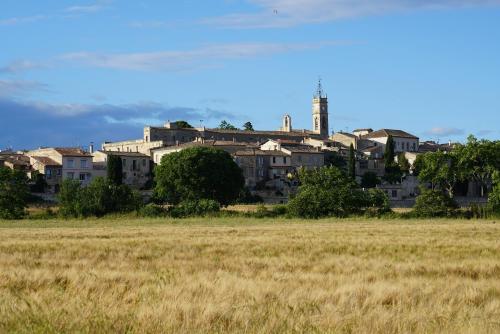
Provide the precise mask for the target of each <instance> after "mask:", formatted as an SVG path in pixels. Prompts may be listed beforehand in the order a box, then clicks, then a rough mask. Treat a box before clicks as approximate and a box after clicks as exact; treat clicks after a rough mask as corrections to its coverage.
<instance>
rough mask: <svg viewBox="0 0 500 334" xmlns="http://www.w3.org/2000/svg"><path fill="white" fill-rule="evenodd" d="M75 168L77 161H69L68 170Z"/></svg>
mask: <svg viewBox="0 0 500 334" xmlns="http://www.w3.org/2000/svg"><path fill="white" fill-rule="evenodd" d="M74 167H75V161H74V160H73V159H68V168H74Z"/></svg>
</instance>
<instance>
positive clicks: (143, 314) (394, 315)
mask: <svg viewBox="0 0 500 334" xmlns="http://www.w3.org/2000/svg"><path fill="white" fill-rule="evenodd" d="M0 226H2V228H0V332H20V333H23V332H26V333H27V332H30V333H31V332H40V333H42V332H43V333H51V332H54V333H55V332H94V333H96V332H120V333H123V332H135V333H143V332H149V333H157V332H184V333H193V332H252V333H272V332H344V333H409V332H414V333H429V332H439V333H443V332H444V333H494V332H499V331H500V225H499V224H493V223H492V222H491V221H477V222H466V221H455V222H454V221H434V222H433V221H362V220H361V221H349V220H340V221H334V220H321V221H316V222H299V221H271V220H251V219H231V218H224V219H205V220H204V219H199V220H195V219H193V220H186V221H169V220H154V219H150V220H123V219H122V220H119V219H117V220H100V221H97V220H92V221H71V222H62V221H56V222H48V223H44V222H15V223H12V222H11V223H7V222H4V223H0Z"/></svg>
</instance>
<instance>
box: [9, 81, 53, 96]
mask: <svg viewBox="0 0 500 334" xmlns="http://www.w3.org/2000/svg"><path fill="white" fill-rule="evenodd" d="M35 91H47V86H46V85H45V84H43V83H40V82H38V81H25V80H0V98H2V97H16V96H21V95H27V94H30V93H33V92H35Z"/></svg>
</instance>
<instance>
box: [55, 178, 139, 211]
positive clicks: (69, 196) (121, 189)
mask: <svg viewBox="0 0 500 334" xmlns="http://www.w3.org/2000/svg"><path fill="white" fill-rule="evenodd" d="M58 198H59V207H60V213H61V215H63V216H65V217H89V216H96V217H101V216H103V215H105V214H107V213H113V212H130V211H133V210H137V209H139V208H140V207H141V205H142V199H141V198H140V195H139V194H138V193H137V192H134V191H132V190H131V189H130V187H128V186H126V185H123V184H122V185H116V184H113V183H111V182H110V181H109V180H107V179H105V178H102V177H96V178H95V179H93V180H92V182H90V184H89V185H88V186H86V187H82V186H81V185H80V182H78V181H76V180H65V181H64V182H63V184H62V187H61V191H60V192H59V195H58Z"/></svg>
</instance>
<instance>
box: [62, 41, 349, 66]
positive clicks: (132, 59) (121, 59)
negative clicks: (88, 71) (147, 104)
mask: <svg viewBox="0 0 500 334" xmlns="http://www.w3.org/2000/svg"><path fill="white" fill-rule="evenodd" d="M346 43H348V42H333V41H326V42H318V43H302V44H300V43H295V44H280V43H238V44H219V45H208V46H205V47H201V48H198V49H194V50H187V51H160V52H147V53H121V54H120V53H119V54H104V53H90V52H77V53H69V54H65V55H63V56H61V59H62V60H66V61H70V62H76V63H80V64H84V65H87V66H93V67H101V68H110V69H121V70H138V71H139V70H140V71H156V70H166V71H168V70H170V71H172V70H174V71H176V70H192V69H193V68H200V67H201V68H204V67H207V66H208V67H210V66H217V65H220V64H219V62H221V61H224V60H230V59H242V58H251V57H256V56H264V55H272V54H279V53H286V52H291V51H302V50H308V49H317V48H321V47H324V46H327V45H337V44H346Z"/></svg>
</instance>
